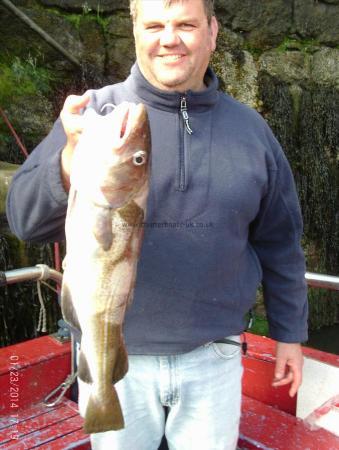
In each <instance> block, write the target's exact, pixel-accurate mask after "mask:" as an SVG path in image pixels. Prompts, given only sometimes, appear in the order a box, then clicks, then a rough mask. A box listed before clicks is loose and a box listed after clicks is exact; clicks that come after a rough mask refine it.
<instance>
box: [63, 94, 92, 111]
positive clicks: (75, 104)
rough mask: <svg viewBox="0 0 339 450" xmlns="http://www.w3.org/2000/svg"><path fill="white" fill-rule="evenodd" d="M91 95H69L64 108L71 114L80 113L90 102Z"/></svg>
mask: <svg viewBox="0 0 339 450" xmlns="http://www.w3.org/2000/svg"><path fill="white" fill-rule="evenodd" d="M89 99H90V97H89V95H88V94H83V95H69V96H68V97H67V98H66V100H65V103H64V107H63V110H65V111H67V112H68V113H70V114H79V113H80V110H81V109H82V108H84V107H85V106H86V105H87V104H88V102H89Z"/></svg>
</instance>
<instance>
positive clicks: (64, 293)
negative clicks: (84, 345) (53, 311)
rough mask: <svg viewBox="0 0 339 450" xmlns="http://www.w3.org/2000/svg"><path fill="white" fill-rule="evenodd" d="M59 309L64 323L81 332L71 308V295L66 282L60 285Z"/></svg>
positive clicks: (73, 309)
mask: <svg viewBox="0 0 339 450" xmlns="http://www.w3.org/2000/svg"><path fill="white" fill-rule="evenodd" d="M61 309H62V315H63V317H64V319H65V321H66V322H67V323H68V324H69V325H71V326H72V327H74V328H76V329H78V330H80V331H81V328H80V324H79V319H78V316H77V313H76V310H75V308H74V306H73V300H72V294H71V291H70V289H69V287H68V286H67V283H66V282H63V283H62V288H61Z"/></svg>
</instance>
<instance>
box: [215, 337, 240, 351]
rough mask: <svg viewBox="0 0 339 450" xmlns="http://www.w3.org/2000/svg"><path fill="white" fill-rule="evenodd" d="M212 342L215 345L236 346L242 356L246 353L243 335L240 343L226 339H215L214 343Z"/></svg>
mask: <svg viewBox="0 0 339 450" xmlns="http://www.w3.org/2000/svg"><path fill="white" fill-rule="evenodd" d="M213 342H214V343H215V344H231V345H236V346H238V347H241V351H242V353H243V355H246V353H247V342H246V337H245V335H244V341H242V342H237V341H233V340H232V339H228V338H222V339H217V340H216V341H213Z"/></svg>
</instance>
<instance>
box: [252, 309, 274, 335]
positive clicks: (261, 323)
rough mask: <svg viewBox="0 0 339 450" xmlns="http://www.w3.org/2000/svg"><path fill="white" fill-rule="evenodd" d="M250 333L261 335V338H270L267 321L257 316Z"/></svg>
mask: <svg viewBox="0 0 339 450" xmlns="http://www.w3.org/2000/svg"><path fill="white" fill-rule="evenodd" d="M248 331H250V332H251V333H253V334H259V335H260V336H269V332H268V322H267V319H266V318H265V317H263V316H259V315H256V314H255V315H254V320H253V325H252V328H251V329H250V330H248Z"/></svg>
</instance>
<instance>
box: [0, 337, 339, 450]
mask: <svg viewBox="0 0 339 450" xmlns="http://www.w3.org/2000/svg"><path fill="white" fill-rule="evenodd" d="M246 336H247V341H248V348H249V349H248V353H247V355H246V356H245V357H244V358H243V363H244V368H245V371H244V378H243V392H244V395H243V405H242V418H241V426H240V438H239V443H238V447H239V448H240V449H242V450H254V449H265V450H270V449H271V450H273V449H274V450H307V449H308V450H313V449H314V450H338V449H339V437H338V436H336V435H335V434H334V433H330V432H329V431H327V430H325V429H322V428H319V429H314V430H311V428H310V427H309V426H308V425H307V423H306V422H305V421H304V420H302V419H300V418H297V417H296V416H295V414H296V410H297V402H296V399H291V398H290V397H289V396H288V393H287V392H288V389H287V388H286V387H284V388H273V387H272V386H271V380H272V376H273V370H274V355H273V349H274V343H273V341H271V340H270V339H267V338H262V337H259V336H254V335H251V334H246ZM304 351H305V354H306V355H307V357H310V358H314V359H315V358H316V359H317V360H321V361H322V362H324V363H325V364H326V365H328V366H329V367H330V368H331V369H334V370H339V357H338V356H336V355H330V354H325V353H323V352H317V351H314V350H309V349H304ZM69 372H70V344H69V343H60V342H58V341H56V340H55V339H54V338H53V337H50V336H45V337H42V338H38V339H34V340H33V341H28V342H24V343H22V344H18V345H14V346H10V347H6V348H4V349H1V351H0V391H1V392H2V396H1V400H0V450H2V449H4V450H5V449H6V450H21V449H22V450H27V449H39V450H47V449H48V450H58V449H60V450H61V449H62V450H66V449H69V450H70V449H79V450H87V449H88V450H90V448H91V447H90V442H89V436H88V435H86V434H84V432H83V431H82V423H83V421H82V419H81V418H80V416H79V415H78V411H77V404H76V403H74V402H73V401H71V400H69V399H67V398H66V399H64V400H63V401H62V403H60V404H59V405H57V406H55V407H47V406H44V405H43V404H42V399H43V398H44V397H45V396H46V395H47V394H48V393H49V392H50V391H52V390H53V389H54V388H55V387H56V386H58V385H59V384H60V383H61V382H63V381H64V380H65V378H66V376H67V375H68V374H69ZM161 448H164V447H163V446H162V447H161ZM133 450H134V449H133ZM135 450H137V449H135Z"/></svg>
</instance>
